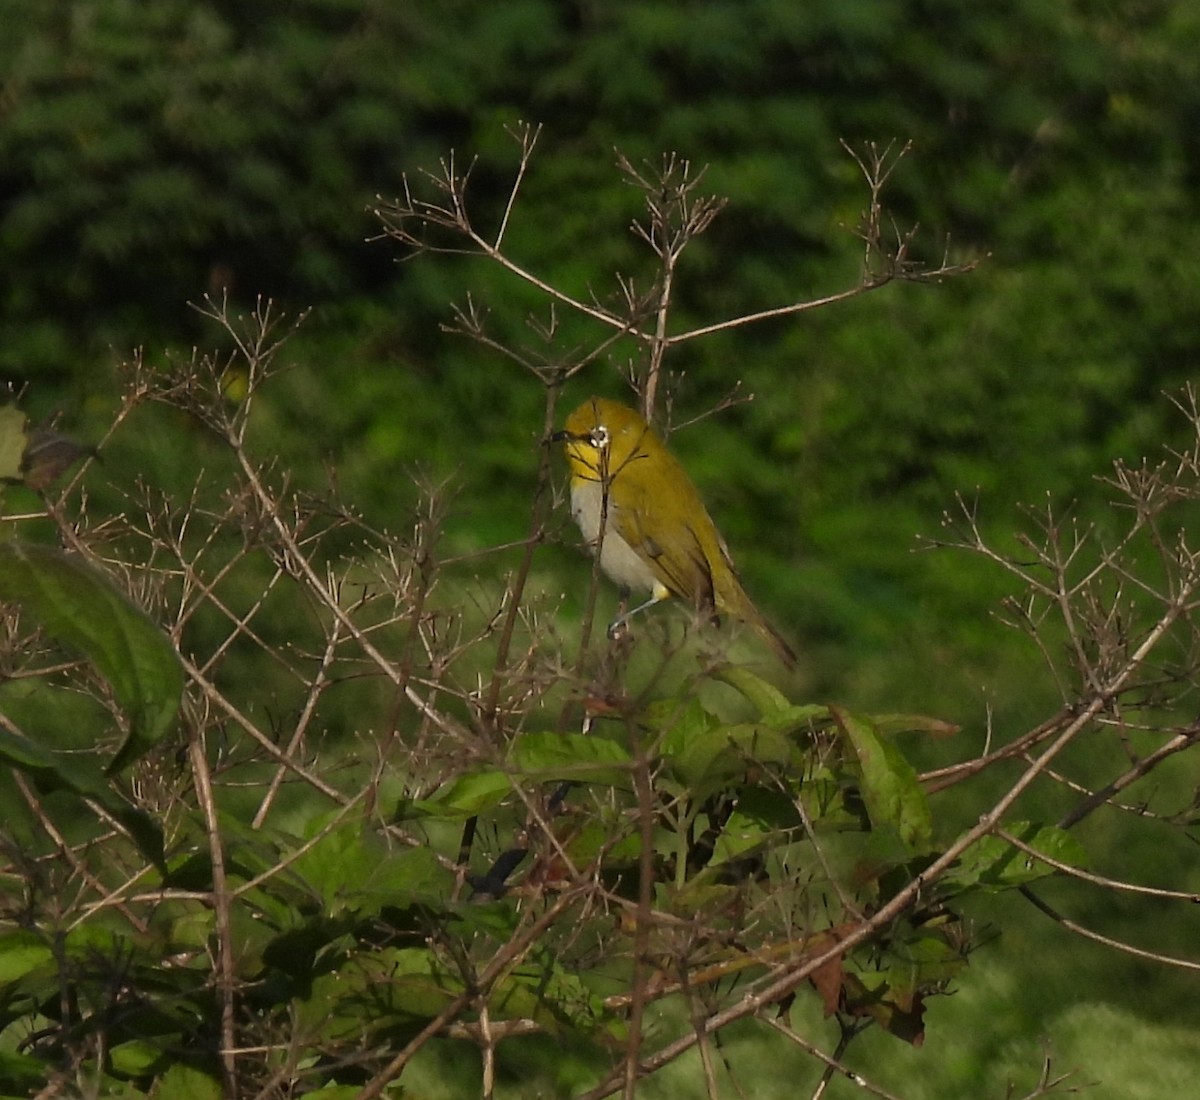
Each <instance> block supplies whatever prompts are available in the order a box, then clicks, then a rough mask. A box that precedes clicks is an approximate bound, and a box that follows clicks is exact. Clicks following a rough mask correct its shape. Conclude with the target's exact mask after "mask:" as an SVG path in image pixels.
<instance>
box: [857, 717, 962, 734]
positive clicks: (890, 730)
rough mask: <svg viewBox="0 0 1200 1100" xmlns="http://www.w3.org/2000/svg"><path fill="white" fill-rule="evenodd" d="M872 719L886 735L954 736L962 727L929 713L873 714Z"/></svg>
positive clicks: (876, 726)
mask: <svg viewBox="0 0 1200 1100" xmlns="http://www.w3.org/2000/svg"><path fill="white" fill-rule="evenodd" d="M871 721H872V722H874V723H875V728H876V729H877V730H879V732H880V733H882V734H883V735H884V736H885V737H890V736H892V735H893V734H896V733H927V734H929V736H930V737H953V736H954V734H956V733H958V732H959V730H961V729H962V726H956V725H955V724H954V723H953V722H946V721H944V720H943V719H941V718H931V717H929V715H927V714H873V715H871Z"/></svg>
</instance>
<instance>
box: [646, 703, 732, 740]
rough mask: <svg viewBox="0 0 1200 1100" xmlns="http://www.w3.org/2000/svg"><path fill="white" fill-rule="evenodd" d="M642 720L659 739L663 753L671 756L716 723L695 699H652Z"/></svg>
mask: <svg viewBox="0 0 1200 1100" xmlns="http://www.w3.org/2000/svg"><path fill="white" fill-rule="evenodd" d="M643 717H644V718H645V720H646V722H647V724H648V725H649V727H650V728H651V729H652V730H654V731H655V732H657V733H660V734H662V735H663V751H664V752H667V753H671V752H675V751H676V750H678V748H679V747H680V746H682V745H685V744H687V743H688V742H689V741H690V740H691V739H692V738H693V737H695V736H696V735H697V734H700V733H703V732H704V731H705V730H710V729H712V728H713V726H715V725H716V724H717V722H718V719H717V718H715V717H714V716H713V715H711V714H709V713H708V711H707V710H705V709H704V705H703V704H702V703H701V702H700V700H699V699H656V700H655V701H654V702H653V703H651V704H650V705H649V706H648V707H646V710H645V713H644V715H643Z"/></svg>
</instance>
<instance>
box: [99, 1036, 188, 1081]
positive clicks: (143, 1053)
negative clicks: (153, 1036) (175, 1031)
mask: <svg viewBox="0 0 1200 1100" xmlns="http://www.w3.org/2000/svg"><path fill="white" fill-rule="evenodd" d="M170 1038H171V1039H172V1040H173V1042H176V1043H177V1042H178V1036H172V1037H170ZM163 1054H164V1052H163V1049H162V1047H160V1046H159V1045H158V1044H157V1043H152V1042H150V1041H149V1040H148V1039H130V1040H129V1041H128V1042H125V1043H118V1044H117V1045H116V1046H115V1047H113V1048H112V1050H110V1051H109V1061H110V1064H111V1066H112V1068H113V1069H114V1070H115V1071H116V1072H117V1073H120V1074H128V1075H129V1076H130V1077H140V1076H141V1075H143V1074H145V1073H149V1072H150V1071H151V1070H152V1069H153V1068H154V1065H155V1063H156V1062H158V1061H159V1060H160V1059H161V1058H162V1057H163Z"/></svg>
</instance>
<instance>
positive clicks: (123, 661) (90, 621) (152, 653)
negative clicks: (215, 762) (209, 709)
mask: <svg viewBox="0 0 1200 1100" xmlns="http://www.w3.org/2000/svg"><path fill="white" fill-rule="evenodd" d="M0 599H5V600H11V601H13V602H15V603H19V604H21V605H22V606H23V607H24V608H25V609H26V610H27V611H28V612H29V613H30V614H31V615H32V616H33V617H34V618H36V619H37V620H38V621H39V622H40V623H41V624H42V626H43V627H44V628H45V629H46V631H47V632H48V633H50V634H51V635H53V636H54V637H55V638H57V639H58V640H59V641H61V642H63V643H65V644H67V645H69V646H72V647H73V648H75V649H78V650H81V651H82V652H83V653H84V654H85V655H86V656H87V657H88V658H89V660H91V662H92V663H93V664H94V665H95V666H96V668H97V669H98V670H99V671H100V673H101V674H102V675H103V676H104V678H105V679H106V680H108V682H109V683H110V684H111V685H112V689H113V693H114V695H116V697H117V700H118V702H119V703H120V704H121V706H122V708H123V709H124V710H125V712H126V714H127V716H128V718H129V734H128V736H127V737H126V739H125V742H124V744H122V745H121V747H120V748H119V749H118V750H117V753H116V755H115V756H114V757H113V759H112V761H111V763H110V764H109V771H117V770H119V769H120V768H122V767H124V766H125V765H126V764H128V763H129V762H130V761H131V760H133V759H135V758H136V757H138V756H140V755H141V754H142V753H144V752H146V751H147V750H148V749H150V748H151V747H153V746H154V745H155V744H157V743H158V741H160V740H161V739H162V738H163V737H164V736H165V735H166V734H167V732H168V731H169V730H170V729H171V727H172V725H173V724H174V721H175V716H176V714H177V713H178V710H179V701H180V697H181V696H182V693H183V670H182V668H181V667H180V664H179V658H178V656H177V655H176V653H175V648H174V646H172V645H171V642H170V640H169V639H168V638H167V636H166V635H165V634H164V633H163V632H162V631H161V630H160V629H159V628H158V627H157V626H156V625H155V623H154V622H153V621H152V620H151V619H150V617H149V616H148V615H147V614H146V613H145V612H144V611H142V610H141V609H140V608H138V607H136V606H134V604H133V603H131V602H130V600H129V599H128V598H127V597H126V596H124V595H123V594H122V593H121V592H119V591H118V590H117V589H116V588H115V587H114V586H113V584H112V583H111V582H110V581H109V580H108V579H107V578H106V577H104V576H103V575H102V574H101V573H99V572H97V571H96V570H95V569H93V568H91V566H89V565H86V564H85V563H84V562H82V561H80V560H79V559H78V558H75V557H71V556H69V555H67V554H64V553H63V552H61V551H59V550H56V549H54V548H52V547H48V546H40V545H36V544H31V543H21V542H16V541H10V542H0Z"/></svg>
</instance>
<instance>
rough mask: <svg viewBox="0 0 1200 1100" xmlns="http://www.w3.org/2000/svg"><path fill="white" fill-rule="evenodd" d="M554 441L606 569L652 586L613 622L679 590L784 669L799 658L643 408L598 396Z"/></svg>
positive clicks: (582, 523)
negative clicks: (736, 623)
mask: <svg viewBox="0 0 1200 1100" xmlns="http://www.w3.org/2000/svg"><path fill="white" fill-rule="evenodd" d="M553 439H554V441H556V442H562V443H564V444H565V450H566V454H567V462H568V464H569V465H570V469H571V512H572V514H573V515H574V517H575V522H576V523H578V524H579V529H580V530H581V531H582V532H583V537H584V539H586V540H587V542H588V544H589V546H591V548H592V551H593V553H595V551H596V547H597V546H599V554H600V568H601V569H603V570H604V572H605V573H606V574H607V575H608V576H609V577H610V578H611V579H612V580H614V581H615V582H616V583H617V584H618V585H620V586H621V587H622V588H625V589H631V590H632V589H642V590H648V591H649V592H650V599H649V600H647V601H646V602H645V603H644V604H641V605H640V606H638V607H635V608H634V609H633V610H632V611H630V612H628V613H627V614H626V615H624V616H622V617H621V618H620V619H618V620H617V622H616V623H614V624H613V628H616V627H618V626H619V625H620V624H621V623H622V622H623V621H624V620H625V619H627V618H628V617H629V616H630V615H633V614H636V613H637V612H638V611H641V610H642V609H643V608H646V607H649V606H651V605H652V604H655V603H658V601H659V600H665V599H668V598H669V597H671V596H676V597H678V598H679V599H682V600H686V601H688V602H689V603H691V604H692V605H693V606H694V607H696V608H697V609H698V610H700V611H706V612H709V613H712V614H729V615H732V616H734V618H737V619H740V620H742V622H745V623H749V624H750V625H751V626H752V627H754V629H755V630H757V631H758V632H759V633H760V634H761V635H762V636H763V637H764V638H765V639H766V640H767V642H769V643H770V645H771V648H772V649H774V650H775V652H776V653H777V654H778V655H779V658H780V660H782V661H783V663H784V664H785V665H787V667H788V668H792V667H793V666H794V665H795V663H796V655H795V653H793V652H792V649H791V647H790V646H789V645H788V644H787V642H785V641H784V640H783V638H782V637H781V636H780V635H779V633H778V631H776V630H775V628H774V627H773V626H771V624H770V623H769V622H767V620H766V619H765V618H764V617H763V615H762V613H761V612H760V611H759V610H758V608H757V607H755V606H754V603H753V602H752V601H751V599H750V597H749V596H747V595H746V590H745V589H744V588H743V587H742V585H741V582H740V581H739V580H738V577H737V573H736V572H735V571H734V567H733V560H732V559H731V558H730V556H729V548H728V547H727V546H726V545H725V540H724V539H723V538H722V537H721V534H720V532H719V531H718V530H717V527H716V524H714V523H713V521H712V518H711V517H710V516H709V514H708V512H707V510H706V509H705V507H704V502H703V501H702V500H701V499H700V494H699V493H698V492H697V491H696V487H695V485H693V484H692V481H691V478H689V477H688V475H687V473H686V472H685V471H684V469H683V467H682V466H680V465H679V463H678V461H676V459H675V457H674V456H673V455H672V454H671V452H670V451H668V450H667V448H666V445H665V444H664V443H663V441H662V440H661V439H660V438H659V437H658V435H657V434H656V433H655V431H654V429H653V428H651V427H650V425H648V424H647V423H646V421H645V420H643V419H642V417H641V416H640V415H639V414H638V413H637V412H635V411H634V410H633V409H631V408H629V407H628V406H626V405H622V404H620V403H619V402H617V401H608V400H606V399H605V398H602V397H593V398H590V399H589V400H587V401H585V402H584V403H583V404H582V405H580V406H579V408H577V409H576V410H575V411H574V412H573V413H571V415H570V416H568V417H567V422H566V424H565V425H564V427H563V430H562V431H560V432H556V433H555V434H554V436H553ZM602 534H603V537H601V536H602Z"/></svg>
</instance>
